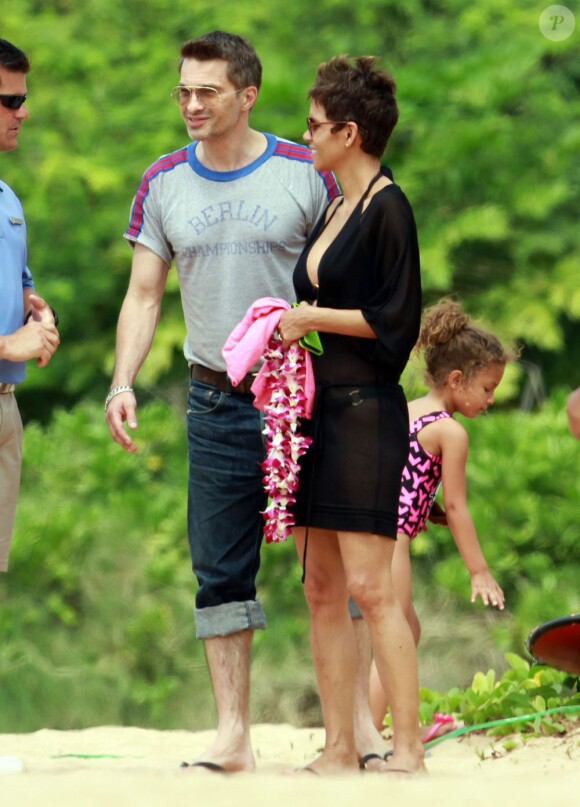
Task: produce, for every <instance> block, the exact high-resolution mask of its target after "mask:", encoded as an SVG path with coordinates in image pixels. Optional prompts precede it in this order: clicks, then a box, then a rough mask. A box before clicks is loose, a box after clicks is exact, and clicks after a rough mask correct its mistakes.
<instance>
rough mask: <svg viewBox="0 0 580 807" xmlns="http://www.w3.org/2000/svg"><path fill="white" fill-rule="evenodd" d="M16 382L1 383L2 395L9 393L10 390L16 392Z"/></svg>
mask: <svg viewBox="0 0 580 807" xmlns="http://www.w3.org/2000/svg"><path fill="white" fill-rule="evenodd" d="M15 389H16V384H0V395H8V393H9V392H14V390H15Z"/></svg>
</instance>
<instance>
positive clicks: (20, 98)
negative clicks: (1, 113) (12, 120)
mask: <svg viewBox="0 0 580 807" xmlns="http://www.w3.org/2000/svg"><path fill="white" fill-rule="evenodd" d="M25 101H26V96H25V95H0V104H2V106H5V107H6V109H20V107H21V106H22V104H23V103H24V102H25Z"/></svg>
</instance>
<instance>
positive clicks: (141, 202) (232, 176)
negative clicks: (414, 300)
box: [125, 134, 338, 371]
mask: <svg viewBox="0 0 580 807" xmlns="http://www.w3.org/2000/svg"><path fill="white" fill-rule="evenodd" d="M265 137H266V140H267V146H266V150H265V151H264V153H263V154H262V155H261V156H260V157H259V158H258V159H257V160H255V161H254V162H253V163H251V164H250V165H247V166H245V167H244V168H241V169H239V170H237V171H225V172H221V171H220V172H218V171H211V170H209V169H207V168H205V167H204V166H203V165H202V164H201V163H200V162H199V160H198V159H197V157H196V156H195V150H196V146H197V142H193V143H191V144H189V145H188V146H186V147H185V148H182V149H179V150H178V151H175V152H173V153H172V154H168V155H165V156H164V157H161V158H160V159H159V160H157V161H156V162H155V163H154V164H153V165H152V166H151V167H150V168H149V169H148V170H147V171H146V172H145V174H144V176H143V179H142V181H141V184H140V185H139V188H138V190H137V193H136V195H135V198H134V200H133V205H132V208H131V219H130V223H129V227H128V229H127V231H126V232H125V238H127V239H128V240H129V241H132V242H137V243H139V244H143V246H145V247H147V248H148V249H150V250H152V251H153V252H155V253H156V254H157V255H159V256H160V257H161V258H162V259H163V260H164V261H165V262H166V263H167V264H168V265H169V266H171V263H172V261H173V260H175V266H176V269H177V273H178V278H179V288H180V291H181V300H182V304H183V311H184V315H185V324H186V328H187V336H186V339H185V344H184V353H185V358H186V359H187V361H188V362H189V363H197V364H202V365H204V366H205V367H210V368H211V369H213V370H220V371H223V370H225V363H224V360H223V357H222V354H221V350H222V347H223V345H224V343H225V341H226V339H227V337H228V336H229V334H230V332H231V331H232V330H233V328H234V327H235V326H236V325H237V323H238V322H239V321H240V320H241V319H242V318H243V316H244V314H245V313H246V311H247V310H248V308H249V307H250V305H251V304H252V303H253V302H254V301H255V300H257V299H258V298H260V297H267V296H271V297H282V298H283V299H285V300H288V301H289V302H291V301H292V300H294V289H293V285H292V272H293V270H294V266H295V264H296V261H297V259H298V256H299V255H300V253H301V251H302V248H303V246H304V242H305V240H306V238H307V236H308V234H309V233H310V231H311V230H312V228H313V226H314V224H315V222H316V220H317V219H318V217H319V216H320V215H321V213H322V211H323V210H324V208H325V207H326V205H327V204H328V201H329V200H330V199H332V198H333V197H334V196H335V195H336V194H337V193H338V188H337V186H336V182H335V181H334V178H333V176H332V175H331V174H326V173H324V174H318V173H317V172H316V171H315V170H314V168H313V166H312V157H311V155H310V150H309V149H308V148H306V147H305V146H299V145H296V144H295V143H291V142H290V141H288V140H281V139H280V138H277V137H275V136H274V135H271V134H265Z"/></svg>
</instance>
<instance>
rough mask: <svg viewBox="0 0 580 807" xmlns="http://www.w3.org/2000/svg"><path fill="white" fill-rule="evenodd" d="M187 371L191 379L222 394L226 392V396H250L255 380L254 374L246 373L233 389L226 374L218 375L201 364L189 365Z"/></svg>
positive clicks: (215, 371)
mask: <svg viewBox="0 0 580 807" xmlns="http://www.w3.org/2000/svg"><path fill="white" fill-rule="evenodd" d="M189 370H190V374H191V377H192V378H193V379H195V381H201V383H202V384H209V385H210V387H216V388H217V389H219V390H221V391H222V392H227V394H228V395H250V394H251V392H252V390H251V386H252V384H253V383H254V381H255V380H256V373H248V375H247V376H244V378H242V380H241V381H240V383H239V384H238V385H237V386H235V387H234V385H233V384H232V382H231V381H230V379H229V378H228V374H227V373H218V371H217V370H210V369H209V367H204V366H203V365H202V364H190V365H189Z"/></svg>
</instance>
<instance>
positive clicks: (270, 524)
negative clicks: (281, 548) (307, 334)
mask: <svg viewBox="0 0 580 807" xmlns="http://www.w3.org/2000/svg"><path fill="white" fill-rule="evenodd" d="M304 362H305V351H304V349H303V348H301V347H300V346H299V345H298V343H297V342H293V343H292V344H291V345H290V347H289V348H288V349H287V350H284V349H283V348H282V342H281V341H280V338H279V336H278V335H277V334H276V333H274V334H273V335H272V337H271V339H270V341H269V342H268V346H267V348H266V350H265V352H264V368H263V372H264V373H265V374H266V378H267V379H268V385H269V387H270V389H271V390H272V394H271V397H270V403H269V404H268V405H267V406H266V407H265V408H264V413H265V416H266V417H265V421H266V427H265V429H264V432H263V433H264V434H265V435H266V459H265V460H264V462H263V463H262V465H261V467H262V470H263V471H264V489H265V491H266V493H267V494H268V497H269V502H268V506H267V508H266V509H265V510H264V512H263V513H262V515H263V516H264V520H265V522H266V526H265V527H264V538H265V540H266V543H267V544H270V543H272V542H274V543H278V542H280V541H285V540H286V539H287V538H288V536H289V535H290V533H291V531H292V527H293V526H294V520H293V518H292V514H291V513H289V512H288V510H287V508H288V507H289V506H291V505H292V504H294V502H295V501H296V498H295V496H294V493H295V492H296V491H297V490H298V471H299V465H298V458H299V457H300V456H302V454H304V453H305V451H306V450H307V448H308V446H309V445H310V444H311V443H312V438H310V437H305V436H303V435H302V434H300V431H299V428H298V426H299V418H301V417H305V416H306V414H305V413H306V408H305V400H306V396H305V393H304V386H303V379H304V377H305V371H304Z"/></svg>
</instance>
